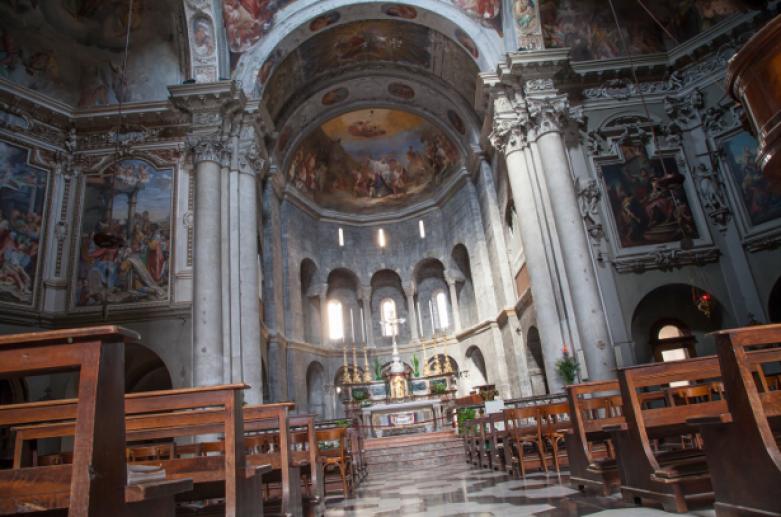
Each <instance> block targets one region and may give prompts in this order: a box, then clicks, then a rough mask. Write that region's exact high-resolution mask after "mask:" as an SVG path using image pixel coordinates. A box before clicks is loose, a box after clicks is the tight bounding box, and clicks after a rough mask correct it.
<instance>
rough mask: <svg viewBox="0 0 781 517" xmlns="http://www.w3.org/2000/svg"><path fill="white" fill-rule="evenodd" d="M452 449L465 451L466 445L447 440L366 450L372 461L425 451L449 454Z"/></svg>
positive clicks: (427, 452) (367, 456)
mask: <svg viewBox="0 0 781 517" xmlns="http://www.w3.org/2000/svg"><path fill="white" fill-rule="evenodd" d="M451 451H456V452H461V453H462V454H463V452H464V446H463V444H462V443H461V442H445V443H430V444H421V445H415V446H408V447H389V448H387V449H372V450H367V451H366V452H365V456H366V459H367V461H372V460H373V459H377V458H385V457H393V458H399V457H404V456H405V455H408V454H415V453H425V454H429V455H431V454H449V453H450V452H451Z"/></svg>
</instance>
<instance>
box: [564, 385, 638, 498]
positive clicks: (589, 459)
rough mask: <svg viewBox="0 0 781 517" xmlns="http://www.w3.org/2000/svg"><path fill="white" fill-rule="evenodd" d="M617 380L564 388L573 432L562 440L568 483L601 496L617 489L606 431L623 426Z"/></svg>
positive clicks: (616, 470) (612, 456)
mask: <svg viewBox="0 0 781 517" xmlns="http://www.w3.org/2000/svg"><path fill="white" fill-rule="evenodd" d="M618 392H619V386H618V380H605V381H593V382H587V383H583V384H575V385H572V386H567V398H568V402H569V408H570V410H569V414H570V419H571V422H572V432H571V433H568V434H567V435H566V437H565V441H566V446H567V456H568V459H569V468H570V483H571V484H572V485H573V486H575V487H577V488H578V489H580V490H585V489H586V488H587V487H590V488H592V489H596V490H597V491H598V492H599V493H601V494H602V495H607V494H609V493H611V492H612V491H613V490H614V489H617V488H618V486H619V485H620V479H619V475H618V467H617V465H616V459H615V454H614V452H613V450H612V444H611V442H610V434H609V433H608V432H607V431H605V428H606V427H610V426H615V425H622V424H624V423H625V421H624V417H623V415H622V413H621V396H620V395H619V394H618Z"/></svg>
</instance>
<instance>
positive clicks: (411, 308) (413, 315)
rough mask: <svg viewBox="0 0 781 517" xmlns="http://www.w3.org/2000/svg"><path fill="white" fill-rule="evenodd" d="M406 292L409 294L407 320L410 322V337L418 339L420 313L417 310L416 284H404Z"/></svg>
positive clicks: (413, 339)
mask: <svg viewBox="0 0 781 517" xmlns="http://www.w3.org/2000/svg"><path fill="white" fill-rule="evenodd" d="M404 294H405V295H406V296H407V321H408V322H409V329H410V339H411V340H412V341H417V340H418V339H420V336H419V335H418V314H417V312H415V285H414V284H410V285H406V286H404Z"/></svg>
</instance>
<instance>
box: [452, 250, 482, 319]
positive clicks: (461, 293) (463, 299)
mask: <svg viewBox="0 0 781 517" xmlns="http://www.w3.org/2000/svg"><path fill="white" fill-rule="evenodd" d="M450 257H451V259H452V261H453V265H454V266H455V267H456V268H458V271H459V272H460V277H461V278H462V279H463V281H462V282H458V283H457V284H456V296H457V297H458V309H459V312H460V316H461V325H462V326H463V327H464V328H468V327H471V326H472V325H474V324H476V323H477V320H478V313H477V298H476V296H475V286H474V282H473V281H472V266H471V262H470V260H469V251H468V250H467V247H466V246H465V245H464V244H462V243H458V244H456V245H455V246H454V247H453V251H452V252H451V253H450Z"/></svg>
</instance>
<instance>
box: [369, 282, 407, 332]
mask: <svg viewBox="0 0 781 517" xmlns="http://www.w3.org/2000/svg"><path fill="white" fill-rule="evenodd" d="M370 285H371V300H370V306H371V315H370V316H372V315H373V316H372V317H371V325H372V329H373V331H374V336H375V339H376V338H380V339H384V340H385V342H386V343H387V344H390V343H391V342H392V340H391V338H392V337H393V333H391V332H389V327H388V326H386V325H385V324H384V322H385V320H386V318H385V316H386V315H385V314H384V312H383V303H385V302H387V301H388V300H392V301H393V304H394V306H395V307H394V308H395V313H396V316H395V317H396V318H404V319H406V320H407V321H406V322H405V323H404V324H401V325H400V324H396V325H395V326H392V327H393V328H394V329H395V331H396V334H395V336H396V340H397V341H400V342H405V341H409V339H410V337H411V333H410V326H409V325H410V323H411V320H410V318H409V311H410V308H409V307H408V306H407V297H406V296H405V293H404V288H403V287H402V283H401V276H400V275H399V273H398V272H396V271H394V270H392V269H381V270H379V271H377V272H375V273H374V274H373V275H372V278H371V284H370Z"/></svg>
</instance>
